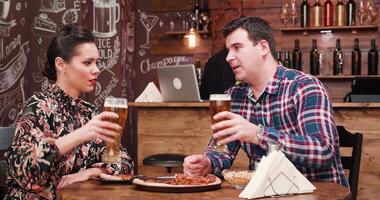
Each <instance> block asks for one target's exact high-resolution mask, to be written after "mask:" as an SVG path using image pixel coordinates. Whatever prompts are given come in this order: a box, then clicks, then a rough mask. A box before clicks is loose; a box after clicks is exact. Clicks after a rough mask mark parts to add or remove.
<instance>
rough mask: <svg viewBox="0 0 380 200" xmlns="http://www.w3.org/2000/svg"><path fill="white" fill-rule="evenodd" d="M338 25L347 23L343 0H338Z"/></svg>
mask: <svg viewBox="0 0 380 200" xmlns="http://www.w3.org/2000/svg"><path fill="white" fill-rule="evenodd" d="M335 19H336V25H337V26H344V25H345V7H344V3H343V0H338V3H337V4H336V18H335Z"/></svg>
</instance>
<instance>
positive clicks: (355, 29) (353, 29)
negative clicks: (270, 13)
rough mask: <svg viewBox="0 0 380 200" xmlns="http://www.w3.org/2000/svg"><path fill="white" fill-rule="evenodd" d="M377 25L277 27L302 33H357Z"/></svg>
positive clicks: (372, 28)
mask: <svg viewBox="0 0 380 200" xmlns="http://www.w3.org/2000/svg"><path fill="white" fill-rule="evenodd" d="M377 29H379V27H378V26H374V25H360V26H321V27H307V28H303V27H284V28H280V29H278V30H279V31H282V32H284V33H286V32H288V33H290V32H302V34H304V35H308V32H318V31H320V32H321V33H329V32H332V31H351V32H352V33H354V34H355V33H357V32H358V31H368V30H377Z"/></svg>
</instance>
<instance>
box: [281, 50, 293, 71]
mask: <svg viewBox="0 0 380 200" xmlns="http://www.w3.org/2000/svg"><path fill="white" fill-rule="evenodd" d="M282 65H283V66H284V67H287V68H292V64H291V61H290V52H289V51H285V58H284V62H283V63H282Z"/></svg>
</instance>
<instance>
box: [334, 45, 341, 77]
mask: <svg viewBox="0 0 380 200" xmlns="http://www.w3.org/2000/svg"><path fill="white" fill-rule="evenodd" d="M333 74H334V75H343V51H342V49H341V48H340V39H337V40H336V48H335V49H334V57H333Z"/></svg>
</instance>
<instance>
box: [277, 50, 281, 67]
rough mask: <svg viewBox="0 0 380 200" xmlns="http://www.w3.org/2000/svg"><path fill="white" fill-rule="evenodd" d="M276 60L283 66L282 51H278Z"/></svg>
mask: <svg viewBox="0 0 380 200" xmlns="http://www.w3.org/2000/svg"><path fill="white" fill-rule="evenodd" d="M276 59H277V62H278V64H280V65H282V58H281V51H276Z"/></svg>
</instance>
